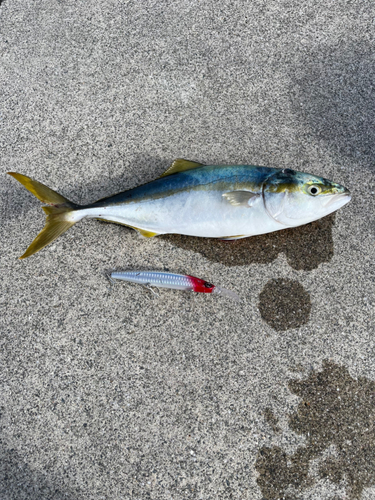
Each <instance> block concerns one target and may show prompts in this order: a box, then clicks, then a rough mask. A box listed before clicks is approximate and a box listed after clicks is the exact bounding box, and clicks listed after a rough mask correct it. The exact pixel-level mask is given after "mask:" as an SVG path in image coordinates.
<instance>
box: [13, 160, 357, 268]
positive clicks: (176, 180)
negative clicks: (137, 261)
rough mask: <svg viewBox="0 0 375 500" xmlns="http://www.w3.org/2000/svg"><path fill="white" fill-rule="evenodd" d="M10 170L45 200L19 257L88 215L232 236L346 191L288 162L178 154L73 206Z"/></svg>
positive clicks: (300, 214) (271, 226) (322, 211)
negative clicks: (259, 163)
mask: <svg viewBox="0 0 375 500" xmlns="http://www.w3.org/2000/svg"><path fill="white" fill-rule="evenodd" d="M9 174H10V175H12V176H13V177H14V178H15V179H17V180H18V181H19V182H20V183H21V184H23V185H24V186H25V187H26V189H28V190H29V191H30V192H31V193H33V194H34V195H35V196H36V197H37V198H38V199H39V200H40V201H42V202H43V203H45V204H47V205H49V206H44V207H42V208H43V210H44V212H45V213H46V214H47V220H46V225H45V227H44V228H43V229H42V231H41V232H40V233H39V234H38V236H37V237H36V238H35V240H34V241H33V242H32V243H31V245H30V246H29V248H28V249H27V250H26V252H25V253H24V254H23V255H22V257H20V258H21V259H24V258H25V257H29V256H30V255H32V254H34V253H36V252H38V251H39V250H41V249H42V248H44V247H45V246H46V245H48V244H49V243H51V242H52V241H53V240H55V239H56V238H57V237H58V236H60V234H62V233H64V232H65V231H66V230H67V229H69V228H70V227H71V226H73V225H74V224H75V223H76V222H78V221H80V220H81V219H83V218H85V217H87V218H94V219H101V220H105V221H108V222H116V223H118V224H123V225H125V226H129V227H131V228H133V229H136V230H137V231H139V232H140V234H142V235H143V236H146V237H152V236H157V235H159V234H168V233H169V234H185V235H189V236H202V237H206V238H220V239H226V240H235V239H239V238H246V237H248V236H254V235H257V234H264V233H271V232H273V231H279V230H280V229H285V228H290V227H296V226H301V225H302V224H307V223H308V222H312V221H314V220H317V219H320V218H321V217H324V216H325V215H328V214H330V213H331V212H334V211H335V210H337V209H339V208H341V207H342V206H344V205H345V204H346V203H348V202H349V201H350V198H351V197H350V193H349V191H348V189H346V188H345V187H343V186H340V184H336V183H334V182H331V181H329V180H327V179H323V178H322V177H317V176H315V175H311V174H306V173H302V172H295V171H294V170H291V169H289V168H286V169H279V168H267V167H256V166H253V165H202V164H200V163H196V162H191V161H187V160H182V159H178V160H175V161H174V162H173V163H172V165H171V167H170V168H168V170H166V172H164V174H163V175H162V176H161V177H159V178H158V179H156V180H154V181H152V182H149V183H148V184H144V185H142V186H139V187H136V188H134V189H130V190H128V191H124V192H122V193H119V194H116V195H114V196H110V197H108V198H104V199H102V200H99V201H97V202H95V203H92V204H89V205H76V204H75V203H72V202H70V201H69V200H67V199H66V198H64V197H63V196H61V195H60V194H58V193H56V192H55V191H53V190H52V189H50V188H48V187H47V186H45V185H43V184H41V183H40V182H38V181H34V180H32V179H30V178H29V177H26V176H25V175H22V174H17V173H14V172H9Z"/></svg>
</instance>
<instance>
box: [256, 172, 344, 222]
mask: <svg viewBox="0 0 375 500" xmlns="http://www.w3.org/2000/svg"><path fill="white" fill-rule="evenodd" d="M263 199H264V205H265V208H266V210H267V212H268V214H269V215H270V216H271V217H272V218H273V219H275V220H276V221H278V222H280V224H283V225H285V226H288V227H295V226H301V225H302V224H307V223H309V222H312V221H314V220H317V219H320V218H321V217H325V216H326V215H328V214H330V213H332V212H334V211H335V210H338V209H339V208H341V207H343V206H344V205H346V204H347V203H348V202H349V201H350V199H351V196H350V192H349V190H348V189H347V188H345V187H344V186H341V185H340V184H337V183H335V182H332V181H330V180H328V179H324V178H323V177H318V176H315V175H311V174H306V173H302V172H295V171H294V170H290V169H283V170H280V171H279V172H277V173H275V174H273V175H272V176H271V177H269V178H268V179H267V180H266V181H265V183H264V185H263Z"/></svg>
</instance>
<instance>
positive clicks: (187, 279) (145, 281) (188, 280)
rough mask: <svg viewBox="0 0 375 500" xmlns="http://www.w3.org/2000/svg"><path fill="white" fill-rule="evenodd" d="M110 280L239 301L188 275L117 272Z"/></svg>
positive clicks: (228, 292) (228, 293) (222, 289)
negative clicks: (214, 295) (212, 294)
mask: <svg viewBox="0 0 375 500" xmlns="http://www.w3.org/2000/svg"><path fill="white" fill-rule="evenodd" d="M110 279H111V281H112V280H124V281H129V282H130V283H138V284H139V285H145V286H147V287H156V288H171V289H173V290H182V291H184V292H198V293H215V294H217V295H224V296H226V297H230V298H231V299H234V300H239V296H238V295H237V294H236V293H234V292H232V291H231V290H227V289H226V288H222V287H220V286H215V285H213V284H212V283H209V282H208V281H204V280H202V279H200V278H195V277H194V276H189V275H188V274H174V273H165V272H159V271H116V272H113V273H111V275H110Z"/></svg>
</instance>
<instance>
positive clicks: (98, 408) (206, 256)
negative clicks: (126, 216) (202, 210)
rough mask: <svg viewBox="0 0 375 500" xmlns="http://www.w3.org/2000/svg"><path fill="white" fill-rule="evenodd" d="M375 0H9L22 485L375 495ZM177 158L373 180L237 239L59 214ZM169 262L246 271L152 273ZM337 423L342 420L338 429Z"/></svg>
mask: <svg viewBox="0 0 375 500" xmlns="http://www.w3.org/2000/svg"><path fill="white" fill-rule="evenodd" d="M374 17H375V6H374V3H373V2H372V1H369V0H363V1H360V0H354V1H352V2H347V1H344V0H328V1H322V0H316V1H310V0H306V1H303V2H300V1H296V0H291V1H281V0H270V1H268V2H259V1H253V2H248V1H244V0H241V1H238V0H235V1H232V0H231V1H229V0H221V1H219V2H211V1H206V0H203V1H195V0H189V1H183V0H176V1H175V2H170V1H163V0H158V1H153V0H142V2H140V1H135V0H129V1H124V2H115V1H112V0H102V1H101V2H94V1H91V0H81V1H80V2H76V1H72V0H66V1H60V0H35V1H32V2H31V1H27V0H26V1H25V0H22V1H21V0H4V1H2V2H0V25H1V30H0V95H1V107H0V127H1V128H0V149H1V154H0V176H1V182H0V213H1V224H0V241H1V255H0V275H1V279H0V333H1V334H0V346H1V347H0V426H1V434H0V435H1V439H0V498H1V499H2V500H22V499H25V500H26V499H27V500H36V499H38V500H49V499H52V498H53V499H58V500H60V499H61V500H62V499H64V500H75V499H77V498H79V499H81V500H102V499H111V500H120V499H122V500H125V499H126V500H128V499H137V500H144V499H152V500H165V499H171V500H172V499H173V500H182V499H184V500H186V499H194V500H195V499H204V500H211V499H212V500H214V499H215V500H216V499H218V498H220V499H224V500H227V499H228V500H229V499H231V500H232V499H236V500H237V499H238V500H239V499H241V500H242V499H251V500H261V499H267V500H276V499H279V498H289V499H292V498H298V499H302V500H318V499H319V500H325V499H327V500H328V499H330V500H332V499H335V500H338V499H341V498H348V499H364V500H367V499H371V498H374V497H375V477H374V473H373V471H374V470H375V459H374V455H373V449H374V444H375V443H374V442H375V434H374V426H373V421H374V400H373V394H374V381H375V368H374V366H375V364H374V353H375V344H374V338H375V336H374V301H373V297H374V291H375V290H374V288H375V279H374V278H375V277H374V266H373V262H374V258H375V245H374V223H373V214H374V213H375V207H374V199H375V198H374V187H373V186H374V181H375V179H374V157H375V151H374V145H375V135H374V130H375V129H374V126H373V125H374V119H375V112H374V106H373V103H374V101H375V89H374V83H373V82H374V79H375V75H374V67H375V66H374V53H375V51H374V46H373V45H374V40H373V29H374V24H373V20H374ZM175 158H187V159H189V160H192V161H197V162H202V163H207V164H254V165H263V166H267V167H275V168H291V169H293V170H297V171H306V172H311V173H312V174H315V175H319V176H323V177H326V178H328V179H331V180H333V181H335V182H338V183H340V184H342V185H344V186H346V187H348V188H349V189H350V191H351V193H352V201H351V202H350V203H349V204H348V205H347V206H346V207H344V208H343V209H342V210H340V211H339V212H337V214H336V215H335V216H329V217H327V218H325V219H322V220H320V221H317V222H314V223H312V224H309V225H307V226H304V227H300V228H296V229H293V230H286V231H280V232H279V233H274V234H269V235H264V236H259V237H256V238H250V239H247V240H241V241H237V242H223V241H221V242H220V241H212V240H206V239H199V238H188V237H183V236H163V237H157V238H151V239H147V238H146V239H142V238H140V237H139V236H138V235H137V234H136V233H135V232H134V231H133V230H131V229H128V228H125V227H121V226H116V225H114V224H105V223H101V222H98V221H82V222H80V223H79V224H77V225H75V226H74V227H73V228H71V229H70V230H69V231H68V232H67V233H66V234H64V235H63V236H61V237H60V238H59V239H58V240H56V241H55V242H54V243H53V244H52V245H50V246H49V247H47V248H45V249H44V250H42V251H41V252H39V253H38V254H36V255H34V256H32V257H30V258H28V259H25V260H23V261H19V260H18V259H17V258H18V257H19V256H20V255H21V254H22V253H23V252H24V250H25V249H26V248H27V246H28V245H29V244H30V243H31V241H32V239H33V238H34V237H35V236H36V234H37V233H38V231H40V230H41V229H42V227H43V224H44V214H43V212H42V210H41V209H40V203H39V201H38V200H36V199H35V198H34V197H33V196H32V195H31V194H30V193H28V192H27V191H26V190H25V189H23V188H22V186H21V185H19V184H18V183H16V182H15V181H14V179H12V178H11V177H10V176H7V175H5V174H6V172H8V171H12V172H20V173H22V174H24V175H27V176H30V177H31V178H33V179H36V180H38V181H40V182H42V183H44V184H46V185H47V186H49V187H51V188H52V189H55V190H57V191H58V192H59V193H61V194H62V195H63V196H64V197H66V198H68V199H69V200H71V201H72V202H74V203H82V204H84V203H90V202H93V201H95V200H97V199H99V198H102V197H105V196H109V195H111V194H113V193H116V192H120V191H123V190H125V189H128V188H132V187H134V186H137V185H140V184H142V183H145V182H148V181H150V180H152V179H155V178H156V177H158V176H160V175H161V174H162V173H163V172H164V171H165V170H166V169H167V168H168V167H169V165H170V164H171V163H172V161H173V160H174V159H175ZM115 269H119V270H127V269H143V270H147V269H152V270H160V271H166V272H174V273H181V274H189V275H193V276H199V277H201V278H202V279H205V280H208V281H209V282H212V283H215V284H216V283H217V284H220V285H222V286H224V287H226V288H228V289H230V290H233V291H236V292H237V293H238V294H239V295H240V296H241V297H242V299H243V300H242V301H241V302H239V303H237V302H234V301H230V300H226V299H225V298H224V297H220V296H215V295H210V294H208V295H207V294H188V293H183V292H178V291H169V290H161V291H160V296H159V297H154V296H153V295H152V294H151V293H150V292H149V291H148V290H145V289H144V288H143V287H140V286H135V285H128V284H125V283H119V284H118V285H117V286H116V287H114V288H111V287H110V284H109V283H108V280H107V277H106V275H108V274H109V273H110V272H112V271H114V270H115ZM326 430H327V431H326Z"/></svg>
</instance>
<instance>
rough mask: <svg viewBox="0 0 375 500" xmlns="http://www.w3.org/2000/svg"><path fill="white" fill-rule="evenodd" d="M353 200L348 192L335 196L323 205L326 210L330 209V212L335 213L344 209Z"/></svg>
mask: <svg viewBox="0 0 375 500" xmlns="http://www.w3.org/2000/svg"><path fill="white" fill-rule="evenodd" d="M351 199H352V196H351V194H350V192H349V191H348V190H346V191H345V192H344V193H339V194H334V195H331V196H330V197H329V200H328V201H327V203H325V204H324V205H323V207H324V208H325V209H327V208H328V209H329V211H330V212H334V211H335V210H338V209H339V208H341V207H343V206H344V205H346V204H347V203H349V201H350V200H351Z"/></svg>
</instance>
